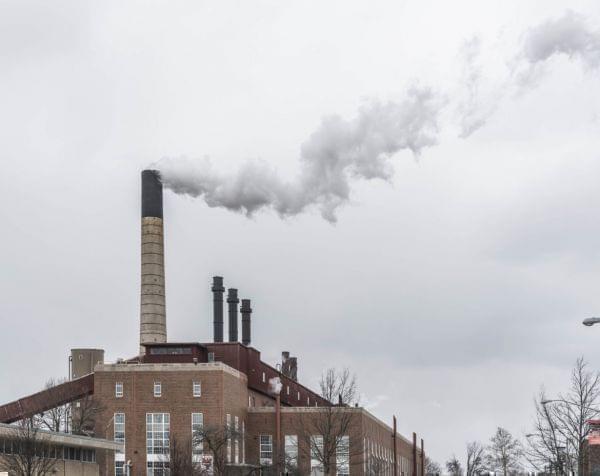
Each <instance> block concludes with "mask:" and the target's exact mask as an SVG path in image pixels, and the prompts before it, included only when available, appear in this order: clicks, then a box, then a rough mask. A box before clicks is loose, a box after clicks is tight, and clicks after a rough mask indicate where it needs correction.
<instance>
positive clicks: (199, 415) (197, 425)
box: [192, 412, 204, 458]
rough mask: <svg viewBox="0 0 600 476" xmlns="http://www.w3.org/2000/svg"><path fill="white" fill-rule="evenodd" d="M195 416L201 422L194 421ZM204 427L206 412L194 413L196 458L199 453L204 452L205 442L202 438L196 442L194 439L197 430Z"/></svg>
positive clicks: (194, 451)
mask: <svg viewBox="0 0 600 476" xmlns="http://www.w3.org/2000/svg"><path fill="white" fill-rule="evenodd" d="M194 417H196V418H197V419H198V420H200V421H199V422H198V421H196V422H194ZM203 427H204V414H202V413H200V412H194V413H192V457H193V458H195V457H196V456H198V455H202V453H203V452H204V443H203V442H202V440H200V441H197V442H195V441H194V433H195V432H196V431H197V430H201V429H202V428H203Z"/></svg>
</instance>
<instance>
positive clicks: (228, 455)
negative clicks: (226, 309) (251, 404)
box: [226, 413, 231, 463]
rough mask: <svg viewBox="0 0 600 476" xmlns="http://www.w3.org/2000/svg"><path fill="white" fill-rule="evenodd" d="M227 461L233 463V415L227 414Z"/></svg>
mask: <svg viewBox="0 0 600 476" xmlns="http://www.w3.org/2000/svg"><path fill="white" fill-rule="evenodd" d="M226 427H227V462H228V463H231V415H230V414H229V413H228V414H227V426H226Z"/></svg>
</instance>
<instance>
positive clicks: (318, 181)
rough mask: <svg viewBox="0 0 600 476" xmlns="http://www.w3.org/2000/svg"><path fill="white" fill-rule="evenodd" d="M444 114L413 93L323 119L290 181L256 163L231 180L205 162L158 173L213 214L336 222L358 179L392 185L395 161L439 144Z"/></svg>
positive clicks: (169, 162)
mask: <svg viewBox="0 0 600 476" xmlns="http://www.w3.org/2000/svg"><path fill="white" fill-rule="evenodd" d="M443 107H444V101H443V100H442V98H441V96H440V95H438V94H437V93H435V92H434V91H433V90H432V89H430V88H426V87H417V86H415V87H412V88H410V89H409V90H408V91H407V94H406V98H405V99H404V100H403V101H401V102H392V101H389V102H380V101H372V102H370V103H368V104H365V105H364V106H362V107H361V108H360V109H359V110H358V114H357V115H356V117H354V118H353V119H350V120H348V119H344V118H342V117H340V116H328V117H325V118H324V119H323V120H322V121H321V124H320V125H319V127H318V128H317V129H316V130H315V131H314V132H313V133H312V134H311V136H310V137H309V138H308V140H306V142H304V143H303V144H302V147H301V149H300V160H299V164H300V170H299V173H298V175H297V177H296V178H295V180H291V181H285V180H282V179H281V178H280V177H279V176H278V175H277V173H276V171H275V170H273V169H272V168H271V167H270V166H268V165H267V164H265V163H263V162H259V161H252V162H247V163H246V164H244V165H243V166H242V167H241V168H240V169H239V170H238V171H237V173H235V174H232V175H221V174H219V173H217V172H215V171H214V170H213V168H212V166H211V163H210V161H209V160H208V159H204V160H202V161H192V160H189V159H185V158H164V159H161V160H160V161H158V162H157V163H156V164H154V165H153V167H155V168H157V169H158V170H160V172H161V176H162V179H163V183H164V184H165V185H166V186H167V187H168V188H170V189H171V190H172V191H173V192H175V193H178V194H185V195H189V196H192V197H201V198H203V199H204V201H205V202H206V203H207V204H208V205H209V206H210V207H223V208H226V209H228V210H232V211H237V212H242V213H245V214H246V215H249V216H250V215H253V214H254V213H255V212H257V211H259V210H262V209H273V210H275V211H276V212H277V213H278V214H279V215H280V216H281V217H289V216H292V215H296V214H299V213H301V212H304V211H305V210H307V209H308V208H311V207H317V208H318V209H319V210H320V212H321V215H322V216H323V218H325V219H326V220H328V221H330V222H335V221H336V211H337V209H338V208H339V207H340V206H342V205H344V204H345V203H347V202H348V200H349V199H350V191H351V183H352V181H353V180H358V179H366V180H370V179H381V180H390V179H391V177H392V175H393V167H392V164H391V161H390V159H391V158H392V157H393V156H394V155H395V154H396V153H397V152H399V151H401V150H410V151H412V153H413V154H415V155H418V154H419V152H420V151H421V150H422V149H423V148H425V147H430V146H433V145H435V144H436V143H437V135H438V116H439V113H440V111H441V109H442V108H443Z"/></svg>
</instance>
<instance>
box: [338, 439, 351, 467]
mask: <svg viewBox="0 0 600 476" xmlns="http://www.w3.org/2000/svg"><path fill="white" fill-rule="evenodd" d="M335 467H336V474H337V475H338V476H349V474H350V438H349V437H348V436H346V435H344V436H340V437H339V438H338V441H337V447H336V449H335Z"/></svg>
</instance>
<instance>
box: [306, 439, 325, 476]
mask: <svg viewBox="0 0 600 476" xmlns="http://www.w3.org/2000/svg"><path fill="white" fill-rule="evenodd" d="M309 443H310V474H311V475H315V476H316V475H319V476H322V475H323V474H324V473H323V464H322V463H321V461H320V460H319V456H318V453H317V449H315V446H316V447H317V448H318V450H320V453H321V454H323V436H322V435H312V436H311V437H310V441H309Z"/></svg>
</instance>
